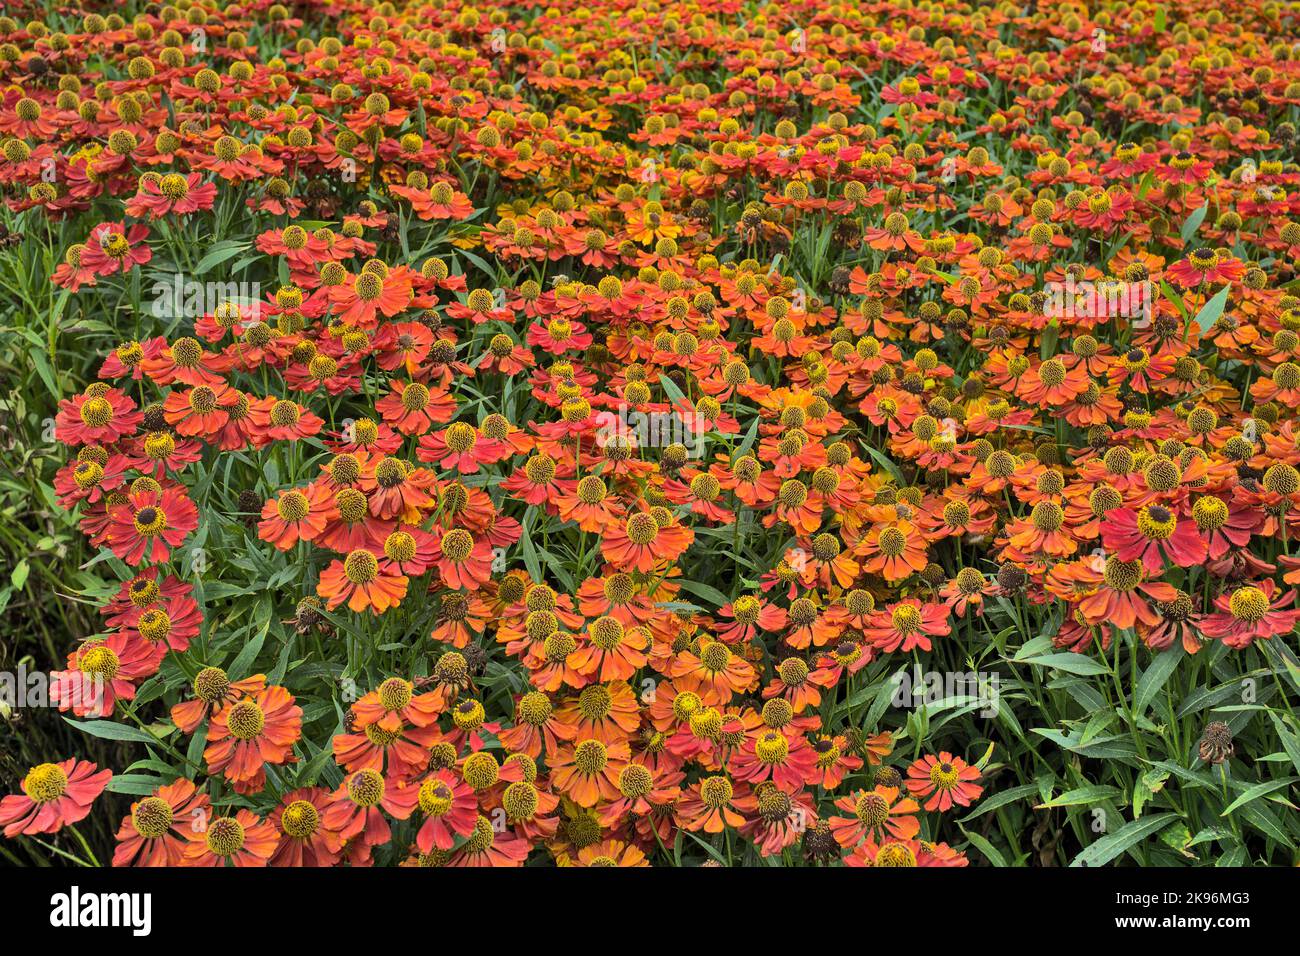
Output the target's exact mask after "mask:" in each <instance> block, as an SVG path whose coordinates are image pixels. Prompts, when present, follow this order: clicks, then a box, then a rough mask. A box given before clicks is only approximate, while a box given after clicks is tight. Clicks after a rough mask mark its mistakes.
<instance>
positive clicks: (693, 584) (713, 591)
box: [676, 579, 730, 607]
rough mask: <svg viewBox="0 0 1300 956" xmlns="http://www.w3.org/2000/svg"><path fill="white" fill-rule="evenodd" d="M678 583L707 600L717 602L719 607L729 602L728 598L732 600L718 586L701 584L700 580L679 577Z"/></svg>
mask: <svg viewBox="0 0 1300 956" xmlns="http://www.w3.org/2000/svg"><path fill="white" fill-rule="evenodd" d="M676 583H677V584H680V585H681V586H682V587H683V588H685V589H686V590H687V591H690V592H691V593H692V594H695V595H697V596H699V597H702V598H704V600H706V601H711V602H712V603H714V604H716V605H717V606H718V607H722V606H723V605H724V604H726V603H727V602H728V600H730V599H729V598H728V597H727V596H726V595H725V594H723V593H722V592H721V591H719V590H718V589H717V588H715V587H710V586H709V585H707V584H701V583H700V582H699V581H687V580H685V579H678V580H677V582H676Z"/></svg>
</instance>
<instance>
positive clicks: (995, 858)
mask: <svg viewBox="0 0 1300 956" xmlns="http://www.w3.org/2000/svg"><path fill="white" fill-rule="evenodd" d="M958 826H961V824H958ZM961 832H962V833H964V834H966V839H968V840H970V842H971V846H973V847H975V848H976V849H977V850H979V851H980V852H981V853H983V854H984V856H985V858H987V859H988V861H989V862H990V863H992V864H993V865H994V866H1001V867H1005V866H1006V865H1007V861H1006V859H1005V858H1004V857H1003V856H1002V854H1001V853H999V852H998V851H997V848H996V847H994V846H993V844H992V843H990V842H989V841H988V840H986V839H984V837H982V836H980V835H979V834H978V833H972V832H971V831H969V830H967V829H966V828H965V827H961Z"/></svg>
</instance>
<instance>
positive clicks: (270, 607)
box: [0, 0, 1300, 867]
mask: <svg viewBox="0 0 1300 956" xmlns="http://www.w3.org/2000/svg"><path fill="white" fill-rule="evenodd" d="M32 6H33V5H32V4H30V3H28V4H22V3H20V4H18V7H17V8H12V9H10V10H9V11H8V13H7V15H2V16H0V77H2V78H3V86H4V90H3V96H2V99H0V189H2V192H3V199H4V212H3V223H4V231H3V241H2V243H0V244H3V247H4V248H3V249H0V263H3V273H2V274H0V281H3V282H4V284H5V286H6V289H7V295H6V299H7V300H8V301H7V303H6V307H5V308H6V319H5V323H6V325H9V326H13V327H15V328H16V329H17V332H16V333H13V334H11V336H10V337H11V338H13V339H14V341H16V342H17V343H18V344H17V345H16V346H14V345H12V344H11V345H8V346H6V347H9V348H17V349H18V351H17V353H6V354H16V355H17V356H18V357H19V360H18V361H9V362H6V363H4V364H5V367H18V366H20V365H21V366H22V367H30V368H31V369H32V374H31V376H30V378H29V379H28V381H29V383H31V384H30V388H29V390H28V391H29V392H30V393H31V394H26V395H25V396H24V398H23V403H19V404H17V405H14V404H10V405H8V406H6V407H8V408H17V409H19V411H18V416H19V417H20V418H21V417H22V416H24V415H26V414H28V413H29V412H30V414H31V418H32V421H33V422H36V423H41V422H42V421H43V420H45V419H47V418H48V421H47V422H44V432H45V437H44V441H45V442H46V446H45V450H44V451H41V452H39V453H37V452H32V453H30V454H28V455H27V456H26V457H25V458H24V464H23V465H22V466H21V469H20V470H28V471H30V473H31V474H32V475H33V476H34V477H33V479H32V480H33V481H37V482H39V489H38V490H36V491H34V492H33V495H32V499H33V501H37V502H40V503H42V504H48V507H49V509H52V510H53V509H57V512H58V513H57V514H54V515H53V517H51V516H50V515H49V514H48V513H45V514H44V516H43V517H41V519H40V520H39V522H37V521H36V520H33V522H32V526H33V527H37V526H38V525H39V527H40V528H41V529H42V530H41V532H40V533H41V534H45V535H49V536H55V535H58V537H57V538H55V537H50V538H49V540H51V541H54V540H57V541H58V542H60V543H59V544H58V547H57V553H56V549H55V547H54V546H53V545H50V546H46V545H41V547H42V548H43V549H44V550H45V553H46V554H47V555H49V556H50V560H49V561H48V562H46V563H43V564H41V565H40V573H39V574H30V583H28V584H26V585H25V584H24V582H26V581H28V580H29V563H28V561H27V560H26V558H25V556H23V557H24V561H23V565H22V568H23V571H22V579H21V580H20V579H19V572H18V571H17V570H15V571H14V572H13V577H12V581H13V588H16V589H17V592H16V593H20V592H22V591H23V589H24V588H25V587H26V588H33V587H38V586H39V587H47V586H54V587H55V590H56V591H57V593H58V594H59V600H62V599H63V597H64V596H65V595H67V594H68V593H69V592H76V594H78V595H80V598H79V599H80V600H81V601H82V602H84V603H89V604H96V605H98V606H99V607H100V611H101V615H100V619H99V620H98V621H95V622H92V623H91V624H90V625H89V626H88V627H86V628H84V629H83V630H81V631H80V632H78V633H53V634H52V633H51V631H50V630H49V629H47V628H44V627H42V629H41V633H42V638H41V641H40V642H39V643H37V644H34V645H33V646H37V647H40V648H42V650H40V651H38V652H37V653H39V654H45V655H46V656H47V657H48V656H49V654H51V653H57V654H59V655H60V659H59V660H52V659H47V660H45V661H44V666H45V667H47V668H48V670H49V671H50V675H49V703H50V705H51V706H52V707H54V708H57V710H58V711H59V712H61V714H62V715H63V716H66V717H67V718H68V720H69V721H70V722H71V724H72V725H73V726H74V727H80V728H81V729H82V730H84V731H85V732H86V733H87V734H88V735H89V736H88V737H87V738H86V739H87V740H88V741H89V740H91V739H94V738H108V739H110V740H117V741H123V742H125V746H127V747H130V748H134V749H136V750H138V751H139V753H138V760H137V761H136V762H135V763H133V764H131V765H129V766H126V765H123V766H121V767H114V768H113V769H111V770H110V769H103V770H101V769H100V768H99V766H97V765H96V764H95V763H94V762H91V761H89V760H85V759H82V758H81V757H79V756H77V755H76V754H75V753H64V754H45V755H43V756H41V757H40V758H39V759H40V760H41V761H42V762H40V763H39V764H37V765H35V766H32V767H31V768H30V770H29V771H28V772H27V773H26V774H25V775H21V776H20V777H16V778H15V784H16V786H15V787H13V788H11V793H10V795H9V796H6V797H4V799H3V802H2V803H0V826H3V827H4V836H5V837H9V838H12V839H13V840H14V841H18V842H20V843H21V842H22V841H32V840H37V839H39V840H40V841H41V842H39V843H33V844H32V846H34V847H36V850H37V852H40V851H41V850H42V848H52V849H53V850H56V851H57V852H59V853H60V854H62V856H64V857H68V856H71V857H72V858H73V859H81V858H82V855H83V854H92V853H93V850H94V848H93V847H92V846H91V845H90V844H89V842H88V841H87V840H86V839H85V838H84V837H82V835H81V833H82V831H81V830H79V829H77V827H81V828H83V829H84V828H85V827H86V826H87V822H88V821H87V818H88V817H89V818H90V820H91V821H92V822H93V821H94V820H95V819H96V817H98V818H100V819H101V820H102V826H103V832H104V834H105V841H106V843H107V845H108V855H107V857H106V858H108V857H111V859H112V862H113V864H114V865H121V866H131V865H137V866H152V865H177V866H234V867H238V866H258V867H261V866H369V865H408V866H444V865H446V866H520V865H524V864H528V865H546V864H555V865H561V866H646V865H683V864H707V865H756V864H759V863H761V862H764V861H766V862H768V863H772V864H781V865H787V866H793V865H802V864H817V865H827V864H834V865H848V866H943V867H960V866H966V865H968V864H989V863H992V864H996V865H1005V864H1016V865H1019V864H1025V863H1030V862H1032V863H1037V864H1041V865H1058V864H1066V863H1071V862H1074V863H1083V864H1087V865H1094V866H1095V865H1104V864H1106V863H1109V862H1112V861H1122V860H1130V861H1136V862H1139V863H1147V864H1170V863H1189V862H1190V863H1207V864H1208V863H1221V864H1244V863H1249V862H1262V863H1284V862H1286V863H1290V862H1294V859H1293V858H1294V856H1295V853H1296V849H1295V848H1296V846H1297V845H1300V823H1298V822H1297V815H1296V814H1295V813H1294V804H1293V803H1292V802H1291V798H1293V797H1294V792H1293V791H1294V784H1295V780H1296V779H1297V778H1296V777H1295V776H1292V774H1294V773H1300V723H1298V722H1297V720H1296V717H1295V713H1296V711H1295V701H1296V698H1297V691H1300V684H1298V683H1297V681H1298V680H1300V660H1298V659H1297V656H1296V652H1295V632H1296V625H1297V621H1300V609H1298V608H1297V606H1296V595H1295V586H1296V585H1297V584H1298V583H1300V552H1297V554H1294V555H1293V554H1292V552H1293V551H1296V550H1297V549H1296V545H1295V542H1296V541H1297V539H1300V470H1298V468H1300V425H1297V410H1298V409H1300V265H1298V264H1297V263H1298V262H1300V167H1298V166H1297V164H1296V151H1297V142H1298V137H1297V129H1296V124H1297V122H1300V43H1297V40H1296V38H1297V36H1300V8H1297V6H1296V4H1294V3H1287V2H1275V0H1268V2H1265V0H1248V2H1247V0H1243V2H1232V3H1227V4H1224V3H1218V2H1210V0H1186V2H1171V3H1162V4H1156V3H1153V2H1149V0H1136V2H1132V3H1130V2H1123V3H1120V2H1103V3H1099V4H1089V5H1087V7H1086V8H1085V6H1084V5H1083V4H1078V3H1051V4H1048V3H1043V4H1034V3H1030V4H1028V5H1026V4H1022V3H1018V2H1008V0H1002V2H998V0H988V2H983V0H981V2H964V3H947V2H939V0H876V2H869V3H860V4H859V3H838V2H821V0H817V2H814V0H795V2H793V3H781V4H762V3H757V2H742V0H592V2H587V3H578V2H573V0H558V2H556V3H552V4H548V5H546V6H545V7H544V8H543V7H537V6H530V5H500V4H480V5H475V4H474V3H472V2H471V0H412V2H409V3H408V2H365V0H343V2H332V3H323V2H318V0H297V2H293V3H270V2H267V0H248V2H240V3H230V4H226V3H221V4H218V3H214V2H211V0H176V2H173V3H163V4H149V5H129V7H123V8H119V7H114V6H111V5H104V6H103V9H98V8H99V5H97V4H87V5H81V6H78V7H77V9H76V10H75V11H70V10H66V9H63V7H64V5H63V4H60V3H56V2H48V3H44V4H36V5H35V7H36V8H32ZM29 8H31V9H29ZM92 8H93V9H92ZM10 292H12V296H10V295H9V294H8V293H10ZM14 312H18V313H21V315H18V316H14V315H12V314H10V313H14ZM88 356H90V357H93V361H92V360H91V358H88ZM42 401H44V402H46V404H47V405H48V407H47V408H44V409H42V408H41V404H40V403H41V402H42ZM24 409H25V410H26V411H24ZM22 427H24V428H25V427H27V426H26V425H24V426H22ZM37 430H38V431H39V430H40V429H39V428H38V429H37ZM13 431H14V430H13V429H9V428H8V427H6V429H5V432H6V435H10V434H13ZM5 440H6V441H9V439H8V438H6V439H5ZM51 448H53V449H54V451H53V452H52V451H51V450H50V449H51ZM51 455H54V456H55V457H56V458H57V460H54V459H53V458H51V457H50V456H51ZM29 460H30V461H31V462H34V463H32V464H28V461H29ZM43 461H49V462H50V468H49V469H48V472H47V473H43V472H42V471H41V469H42V468H43V467H44V465H43V464H41V462H43ZM31 506H32V503H31V502H23V503H22V505H21V507H31ZM11 513H13V512H12V511H10V512H7V514H11ZM3 520H4V521H6V522H8V521H10V518H9V517H6V518H4V519H3ZM47 526H48V528H50V529H51V530H45V529H46V528H47ZM65 531H66V532H68V533H64V532H65ZM17 534H18V532H15V533H14V534H12V535H11V534H9V533H8V532H6V533H5V534H4V535H3V536H0V537H3V539H4V541H5V544H4V545H3V546H4V547H5V548H6V549H9V548H11V547H12V548H17V547H18V546H17V544H16V543H15V542H16V541H18V538H17V537H16V535H17ZM82 540H84V544H82V543H80V542H81V541H82ZM6 556H7V557H8V556H9V555H8V554H7V555H6ZM78 556H80V557H78ZM17 557H18V556H16V555H15V556H14V561H15V562H16V561H17ZM37 560H41V561H43V560H44V559H43V558H41V559H33V563H35V562H36V561H37ZM13 588H11V590H12V589H13ZM9 593H10V592H8V591H6V592H0V608H3V607H4V603H3V602H7V601H8V600H9ZM33 593H35V592H33ZM48 593H55V592H48ZM10 613H12V612H10ZM59 642H62V643H59ZM16 656H17V655H15V657H16ZM1207 725H1208V726H1207ZM16 726H18V729H17V730H16V731H15V732H16V733H19V734H21V733H25V732H26V730H25V729H23V727H24V726H25V725H22V726H19V725H16ZM1234 740H1235V742H1234ZM44 761H49V762H44ZM100 763H103V761H102V760H101V761H100ZM1229 804H1230V805H1231V806H1229ZM1098 814H1100V816H1098ZM1098 820H1101V821H1103V823H1102V824H1100V825H1098V824H1097V821H1098ZM200 824H201V825H200ZM65 829H66V830H68V831H69V832H71V833H74V834H75V835H76V836H77V841H76V842H59V843H57V845H56V844H54V843H51V842H49V841H51V840H59V841H63V840H65V839H66V836H67V834H65V833H63V831H64V830H65ZM61 834H62V835H61ZM100 852H101V853H102V852H103V850H102V848H101V850H100Z"/></svg>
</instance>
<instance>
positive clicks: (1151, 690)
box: [1133, 643, 1187, 714]
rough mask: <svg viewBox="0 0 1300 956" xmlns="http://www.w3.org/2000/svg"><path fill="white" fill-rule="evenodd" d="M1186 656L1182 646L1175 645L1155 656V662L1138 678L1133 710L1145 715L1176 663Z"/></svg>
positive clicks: (1167, 680) (1176, 666)
mask: <svg viewBox="0 0 1300 956" xmlns="http://www.w3.org/2000/svg"><path fill="white" fill-rule="evenodd" d="M1186 654H1187V652H1186V651H1185V650H1183V645H1182V644H1178V643H1175V644H1174V645H1173V646H1172V647H1171V648H1169V650H1167V651H1165V652H1164V653H1162V654H1157V655H1156V657H1155V660H1153V661H1152V662H1151V665H1150V666H1149V667H1147V669H1146V670H1145V671H1143V672H1142V676H1141V677H1140V678H1138V684H1137V692H1136V693H1135V694H1134V695H1133V709H1134V710H1136V711H1137V712H1138V713H1139V714H1145V713H1146V710H1147V708H1148V707H1150V706H1151V702H1152V701H1153V700H1155V699H1156V695H1157V694H1159V693H1160V691H1161V689H1162V688H1163V687H1164V686H1165V684H1166V683H1168V682H1169V678H1170V676H1171V675H1172V674H1173V672H1174V671H1175V670H1176V669H1177V668H1178V662H1179V661H1181V660H1182V659H1183V657H1185V656H1186Z"/></svg>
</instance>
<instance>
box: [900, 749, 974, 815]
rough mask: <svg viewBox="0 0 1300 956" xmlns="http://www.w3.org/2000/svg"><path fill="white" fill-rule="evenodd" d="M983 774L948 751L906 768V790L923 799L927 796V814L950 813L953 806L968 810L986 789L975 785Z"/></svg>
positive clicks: (928, 755)
mask: <svg viewBox="0 0 1300 956" xmlns="http://www.w3.org/2000/svg"><path fill="white" fill-rule="evenodd" d="M979 778H980V772H979V771H978V770H977V769H975V768H974V767H971V766H968V765H967V764H966V761H964V760H962V759H961V758H960V757H954V756H953V755H952V754H950V753H948V752H947V751H943V752H941V753H940V754H939V756H937V757H936V756H934V755H933V754H927V755H926V756H924V757H922V758H921V759H920V760H918V761H916V763H914V764H912V765H911V766H910V767H908V768H907V781H906V783H907V789H908V790H909V791H910V792H911V793H914V794H917V795H920V796H928V797H929V798H930V799H928V800H926V801H925V809H926V810H940V811H943V810H951V809H952V807H953V805H954V804H955V805H957V806H962V807H969V806H970V805H971V801H972V800H975V799H978V797H979V795H980V794H981V793H983V792H984V788H983V787H981V786H979V785H978V784H977V783H975V782H974V781H976V780H978V779H979Z"/></svg>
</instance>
